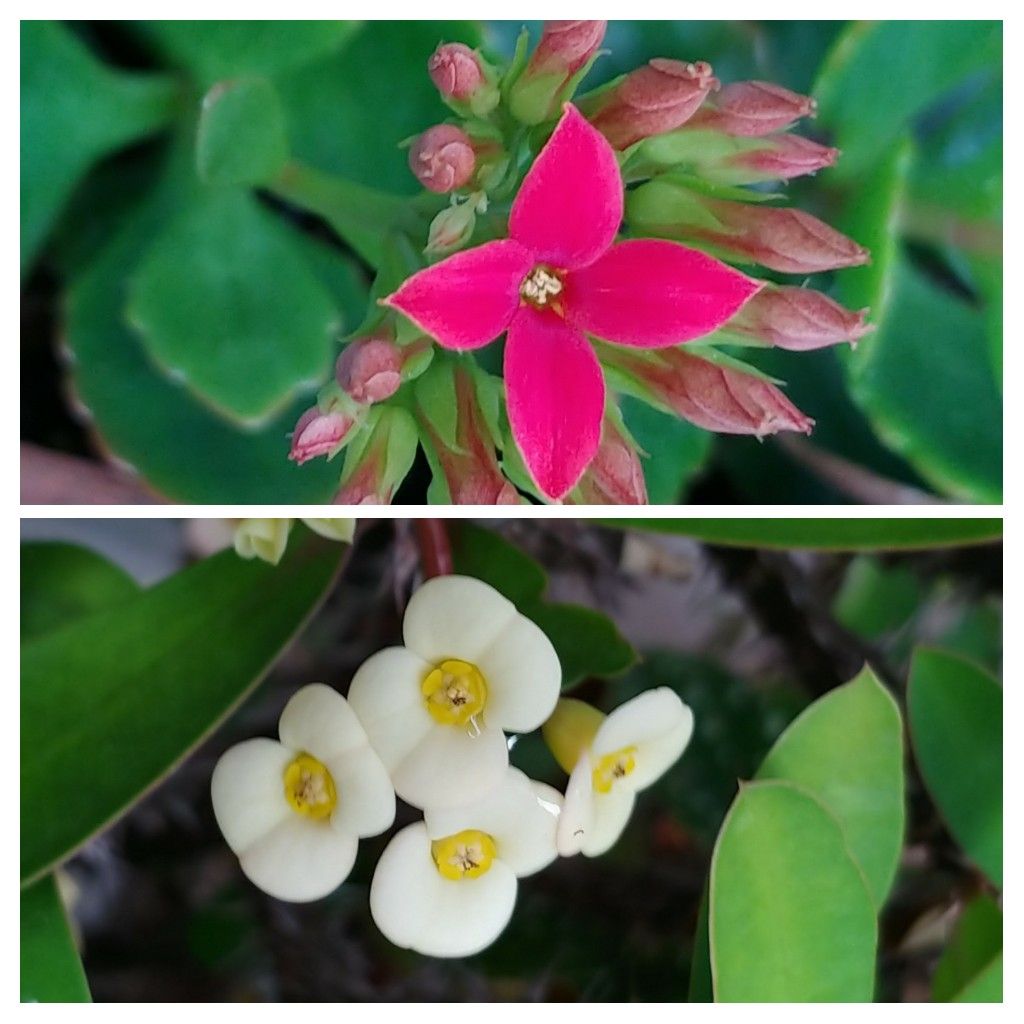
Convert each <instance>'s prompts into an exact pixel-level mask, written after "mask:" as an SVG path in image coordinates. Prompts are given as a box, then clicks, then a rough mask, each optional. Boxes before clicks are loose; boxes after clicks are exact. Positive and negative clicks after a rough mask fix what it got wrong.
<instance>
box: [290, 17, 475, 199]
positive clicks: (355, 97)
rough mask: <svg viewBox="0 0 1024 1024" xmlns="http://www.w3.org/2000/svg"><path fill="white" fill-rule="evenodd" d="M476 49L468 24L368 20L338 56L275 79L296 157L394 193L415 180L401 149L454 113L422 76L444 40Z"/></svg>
mask: <svg viewBox="0 0 1024 1024" xmlns="http://www.w3.org/2000/svg"><path fill="white" fill-rule="evenodd" d="M445 39H447V40H452V41H458V42H463V43H467V44H468V45H469V46H476V45H478V44H479V42H480V29H479V27H478V25H476V24H475V23H473V22H457V21H373V22H370V23H368V24H367V25H365V26H364V27H363V28H362V29H361V30H360V32H359V34H358V36H357V37H356V38H355V39H354V40H353V41H352V43H351V44H350V45H349V46H348V47H347V48H346V50H345V54H344V57H343V58H339V57H338V56H336V55H332V56H329V57H326V58H324V59H322V60H320V61H317V62H316V63H313V64H309V65H307V66H305V67H303V68H301V69H299V70H296V71H295V72H294V73H292V74H289V75H287V76H285V77H282V78H281V79H280V81H279V82H278V85H279V87H280V90H281V96H282V98H283V100H284V104H285V110H286V113H287V115H288V124H289V128H290V132H291V145H292V153H293V154H294V155H295V157H296V159H298V160H301V161H303V162H305V163H308V164H310V165H311V166H313V167H316V168H319V169H320V170H323V171H330V172H332V173H333V174H341V175H344V176H345V177H346V178H351V179H352V180H353V181H356V182H361V183H362V184H363V185H370V186H372V187H373V188H378V189H385V190H387V191H391V192H401V193H405V194H407V195H408V194H412V193H415V192H418V191H420V186H419V183H418V182H417V181H416V178H415V177H413V175H412V173H411V172H410V171H409V167H408V156H407V153H406V152H405V151H404V150H401V149H399V148H398V144H399V143H400V142H401V141H402V140H403V139H407V138H408V137H409V136H410V135H415V134H418V133H419V132H422V131H424V130H425V129H426V128H429V127H430V125H432V124H437V123H438V122H440V121H444V120H446V119H447V118H448V117H450V116H451V112H450V111H449V110H448V109H447V108H446V107H445V106H444V104H443V103H442V102H441V99H440V97H439V96H438V94H437V90H436V89H433V88H432V87H431V86H430V84H429V80H428V79H427V60H428V58H429V57H430V55H431V53H432V52H433V51H434V49H435V48H436V47H437V44H438V43H439V42H441V41H442V40H445Z"/></svg>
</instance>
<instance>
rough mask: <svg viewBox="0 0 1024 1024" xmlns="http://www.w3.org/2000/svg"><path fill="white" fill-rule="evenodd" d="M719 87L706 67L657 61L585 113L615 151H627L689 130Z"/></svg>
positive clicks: (603, 95)
mask: <svg viewBox="0 0 1024 1024" xmlns="http://www.w3.org/2000/svg"><path fill="white" fill-rule="evenodd" d="M717 86H718V80H717V79H716V78H715V76H714V74H713V73H712V71H711V65H710V64H706V63H705V62H704V61H697V62H696V63H693V64H690V63H686V62H685V61H680V60H665V59H662V58H656V59H655V60H652V61H650V63H648V64H646V65H644V67H642V68H637V70H636V71H632V72H630V73H629V74H628V75H626V77H625V78H623V79H622V80H621V81H619V82H618V83H617V84H616V85H614V86H612V87H611V88H610V89H608V90H606V91H605V92H603V93H601V94H600V95H599V96H597V97H596V98H595V100H594V102H593V103H591V104H587V105H585V106H584V113H585V114H586V115H587V116H588V117H589V118H590V121H591V122H592V123H593V125H594V127H595V128H597V130H598V131H599V132H601V133H602V134H603V135H604V137H605V138H606V139H607V140H608V141H609V142H610V143H611V144H612V146H613V147H614V148H615V149H625V148H626V147H627V146H631V145H633V143H634V142H639V141H640V139H645V138H648V137H649V136H651V135H661V134H662V133H664V132H670V131H673V130H674V129H676V128H678V127H679V126H680V125H683V124H685V123H686V122H687V121H689V119H690V118H691V117H692V116H693V115H694V113H695V112H696V110H697V108H698V107H699V106H700V105H701V104H702V103H703V102H704V99H705V98H706V97H707V95H708V93H709V92H710V91H711V90H712V89H715V88H717Z"/></svg>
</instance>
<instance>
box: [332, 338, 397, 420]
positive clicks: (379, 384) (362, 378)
mask: <svg viewBox="0 0 1024 1024" xmlns="http://www.w3.org/2000/svg"><path fill="white" fill-rule="evenodd" d="M402 362H403V353H402V350H401V349H400V348H399V347H398V346H397V345H396V344H395V343H394V342H393V341H392V340H391V339H390V338H389V337H386V336H385V335H371V336H370V337H367V338H357V339H356V340H355V341H353V342H350V343H349V344H348V345H346V346H345V348H344V350H343V351H342V353H341V355H340V356H338V361H337V363H336V364H335V367H334V376H335V378H336V379H337V381H338V385H339V387H341V389H342V390H343V391H345V392H346V393H347V394H348V396H349V397H350V398H352V399H353V400H354V401H356V402H359V404H360V405H372V404H373V403H374V402H383V401H384V399H385V398H390V397H391V396H392V395H393V394H394V393H395V392H396V391H397V390H398V389H399V387H400V386H401V383H402Z"/></svg>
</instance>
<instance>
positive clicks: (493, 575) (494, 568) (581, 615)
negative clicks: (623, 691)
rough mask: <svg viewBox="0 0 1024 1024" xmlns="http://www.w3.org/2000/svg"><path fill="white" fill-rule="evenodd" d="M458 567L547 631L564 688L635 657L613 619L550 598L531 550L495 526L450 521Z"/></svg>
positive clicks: (623, 667)
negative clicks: (503, 535) (518, 545)
mask: <svg viewBox="0 0 1024 1024" xmlns="http://www.w3.org/2000/svg"><path fill="white" fill-rule="evenodd" d="M451 526H452V527H453V529H452V554H453V556H454V559H455V571H456V572H459V573H464V574H465V575H467V576H475V577H476V578H477V579H481V580H483V581H484V582H485V583H489V584H490V585H491V586H492V587H494V588H495V589H496V590H499V591H500V592H501V593H502V594H504V595H505V596H506V597H507V598H508V599H509V600H510V601H512V602H513V603H514V604H515V605H516V607H517V608H518V609H519V611H520V612H522V613H523V615H525V616H526V617H527V618H529V619H533V621H534V622H536V623H537V625H538V626H540V627H541V629H543V630H544V632H545V633H547V635H548V637H549V639H550V640H551V642H552V644H554V647H555V650H556V651H557V652H558V660H559V661H560V662H561V663H562V689H563V690H565V689H568V688H570V687H571V686H573V685H575V684H576V683H578V682H580V681H581V680H582V679H586V678H587V677H589V676H614V675H617V674H618V673H620V672H624V671H625V670H626V669H627V668H629V666H630V665H632V664H633V663H634V662H635V661H636V658H637V655H636V651H634V650H633V648H632V646H631V645H630V644H629V641H627V640H626V639H625V638H624V637H623V636H622V634H621V633H620V632H619V630H618V627H617V626H616V625H615V623H614V622H613V621H612V620H611V619H610V618H608V616H607V615H604V614H602V613H601V612H598V611H594V610H592V609H590V608H584V607H582V606H580V605H573V604H560V603H554V602H550V601H547V600H546V599H545V598H544V591H545V589H546V587H547V576H546V574H545V572H544V570H543V569H542V568H541V567H540V566H539V565H538V564H537V563H536V562H535V561H534V560H533V559H532V558H530V557H529V555H527V554H526V553H525V552H523V551H521V550H519V549H518V548H516V547H514V546H513V545H511V544H509V543H508V542H507V541H505V540H504V539H502V538H501V537H499V536H498V535H497V534H496V533H494V532H493V531H491V530H486V529H483V528H482V527H479V526H474V525H473V524H472V523H468V522H458V523H456V521H455V520H452V521H451Z"/></svg>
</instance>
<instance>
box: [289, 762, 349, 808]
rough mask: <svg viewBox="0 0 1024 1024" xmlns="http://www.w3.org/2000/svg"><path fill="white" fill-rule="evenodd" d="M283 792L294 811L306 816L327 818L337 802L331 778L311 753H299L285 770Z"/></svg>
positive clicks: (336, 794)
mask: <svg viewBox="0 0 1024 1024" xmlns="http://www.w3.org/2000/svg"><path fill="white" fill-rule="evenodd" d="M284 795H285V799H286V800H287V801H288V803H289V805H290V806H291V808H292V810H293V811H296V812H297V813H298V814H302V815H305V816H306V817H307V818H313V819H315V820H318V819H320V818H326V817H327V816H328V815H329V814H330V813H331V811H333V810H334V808H335V807H337V806H338V793H337V790H335V788H334V779H332V778H331V773H330V772H329V771H328V770H327V768H326V767H325V766H324V765H323V764H322V763H321V762H320V761H318V760H317V759H316V758H315V757H313V756H312V755H311V754H299V756H298V757H296V758H295V760H294V761H292V762H291V764H289V765H288V767H287V768H285V770H284Z"/></svg>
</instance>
